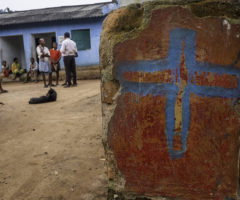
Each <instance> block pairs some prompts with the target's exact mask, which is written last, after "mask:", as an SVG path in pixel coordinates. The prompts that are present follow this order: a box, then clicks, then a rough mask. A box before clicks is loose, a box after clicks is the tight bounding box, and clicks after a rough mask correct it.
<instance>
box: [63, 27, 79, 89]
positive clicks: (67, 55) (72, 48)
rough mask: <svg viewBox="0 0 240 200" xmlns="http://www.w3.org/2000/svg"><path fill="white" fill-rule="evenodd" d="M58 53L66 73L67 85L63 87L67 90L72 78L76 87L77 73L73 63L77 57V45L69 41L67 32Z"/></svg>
mask: <svg viewBox="0 0 240 200" xmlns="http://www.w3.org/2000/svg"><path fill="white" fill-rule="evenodd" d="M60 51H61V53H62V56H63V62H64V66H65V72H66V82H67V84H66V85H65V86H64V87H65V88H68V87H70V86H71V85H72V78H73V86H77V73H76V63H75V57H76V56H77V45H76V43H75V42H74V41H72V40H71V39H70V33H68V32H66V33H65V34H64V41H63V42H62V47H61V50H60Z"/></svg>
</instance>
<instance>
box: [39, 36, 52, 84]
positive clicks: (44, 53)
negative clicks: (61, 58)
mask: <svg viewBox="0 0 240 200" xmlns="http://www.w3.org/2000/svg"><path fill="white" fill-rule="evenodd" d="M37 54H38V58H39V71H40V73H41V74H42V77H43V81H44V87H45V88H47V87H48V85H49V86H50V87H51V86H54V85H53V84H52V70H51V66H50V60H49V57H50V52H49V49H48V48H47V47H45V40H44V39H43V38H41V39H40V40H39V45H38V46H37ZM45 74H46V75H48V79H49V80H48V85H47V84H46V77H45Z"/></svg>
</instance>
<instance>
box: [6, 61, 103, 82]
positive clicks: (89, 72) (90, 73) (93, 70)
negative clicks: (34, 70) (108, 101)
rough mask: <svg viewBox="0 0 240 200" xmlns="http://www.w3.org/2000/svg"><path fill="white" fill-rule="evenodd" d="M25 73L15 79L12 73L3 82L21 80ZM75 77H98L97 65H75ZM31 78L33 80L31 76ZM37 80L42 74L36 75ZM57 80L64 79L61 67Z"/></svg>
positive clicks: (87, 78)
mask: <svg viewBox="0 0 240 200" xmlns="http://www.w3.org/2000/svg"><path fill="white" fill-rule="evenodd" d="M26 78H27V74H26V73H25V74H23V75H22V76H21V77H20V78H17V79H16V80H12V79H13V75H12V74H11V75H10V77H9V78H3V83H8V82H21V81H24V80H26ZM55 79H56V73H53V80H55ZM77 79H78V80H91V79H100V70H99V66H96V65H95V66H87V67H77ZM31 80H34V78H33V77H32V78H31ZM38 80H39V81H42V76H41V75H40V74H39V75H38ZM59 80H60V81H64V80H65V71H64V70H63V69H62V70H61V71H60V73H59Z"/></svg>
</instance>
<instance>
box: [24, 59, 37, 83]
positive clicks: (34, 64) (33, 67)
mask: <svg viewBox="0 0 240 200" xmlns="http://www.w3.org/2000/svg"><path fill="white" fill-rule="evenodd" d="M30 62H31V64H30V67H29V71H28V73H27V79H26V81H24V82H25V83H27V82H28V81H29V76H30V75H31V76H34V78H35V83H37V82H38V63H37V62H36V61H35V59H34V58H33V57H31V59H30Z"/></svg>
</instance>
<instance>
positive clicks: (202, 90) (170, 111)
mask: <svg viewBox="0 0 240 200" xmlns="http://www.w3.org/2000/svg"><path fill="white" fill-rule="evenodd" d="M183 42H184V43H185V48H184V55H185V63H186V68H187V70H188V84H187V86H186V87H185V89H184V92H183V99H182V103H183V108H182V109H183V116H182V119H183V121H182V132H181V133H175V132H174V129H175V104H176V100H177V95H178V91H179V88H180V87H181V77H180V66H181V55H182V53H183V46H182V44H183ZM195 55H196V32H195V31H193V30H188V29H182V28H176V29H174V30H172V31H171V32H170V44H169V51H168V56H167V58H165V59H161V60H152V61H134V62H120V63H119V64H118V66H117V78H118V79H119V81H120V82H121V84H122V93H127V92H130V93H133V94H137V95H141V96H146V95H153V96H166V97H167V102H166V111H165V112H166V136H167V144H168V150H169V155H170V157H171V158H172V159H178V158H182V157H183V156H184V153H185V152H186V151H187V137H188V131H189V126H190V117H191V111H190V94H191V93H194V94H196V95H198V96H201V97H222V98H237V97H239V95H240V78H239V77H240V70H239V69H237V68H236V67H234V65H235V64H232V65H215V64H211V63H206V62H197V61H196V59H195ZM165 70H171V75H172V82H173V83H172V84H169V83H143V82H131V81H125V80H124V77H123V75H124V73H125V72H143V73H154V72H159V71H165ZM196 72H197V73H201V72H205V73H206V74H207V72H210V73H216V74H217V75H221V74H229V75H234V76H236V77H237V78H238V87H237V88H233V89H226V88H222V87H212V86H197V85H196V78H195V73H196ZM175 76H177V78H178V82H179V86H176V85H175ZM192 77H193V79H194V81H193V83H191V79H192ZM175 134H180V135H181V144H182V149H181V150H180V151H177V150H174V149H173V140H174V135H175Z"/></svg>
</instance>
